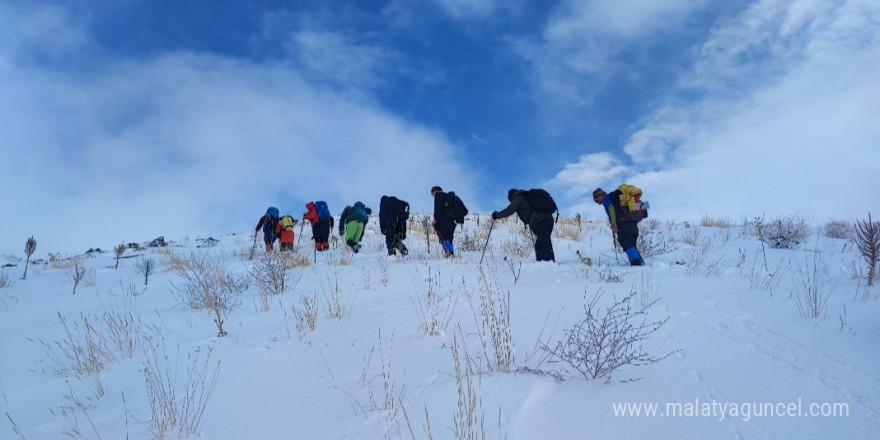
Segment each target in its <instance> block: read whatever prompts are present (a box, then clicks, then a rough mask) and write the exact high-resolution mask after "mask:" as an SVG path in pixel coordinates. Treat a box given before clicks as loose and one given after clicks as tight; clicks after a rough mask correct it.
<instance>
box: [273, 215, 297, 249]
mask: <svg viewBox="0 0 880 440" xmlns="http://www.w3.org/2000/svg"><path fill="white" fill-rule="evenodd" d="M275 232H276V233H277V234H278V237H279V240H280V242H281V243H290V244H293V239H294V236H295V234H294V233H293V230H290V231H285V230H284V228H282V227H281V222H280V221H279V222H278V225H276V226H275Z"/></svg>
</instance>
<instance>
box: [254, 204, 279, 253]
mask: <svg viewBox="0 0 880 440" xmlns="http://www.w3.org/2000/svg"><path fill="white" fill-rule="evenodd" d="M260 228H262V229H263V241H264V242H265V243H266V252H270V251H271V250H272V248H273V246H274V244H275V240H276V239H277V238H278V231H277V229H278V208H276V207H274V206H270V207H269V209H267V210H266V214H264V215H263V216H262V217H260V221H259V222H258V223H257V227H256V228H254V235H255V236H256V234H257V232H259V230H260ZM254 240H255V241H256V238H255V239H254Z"/></svg>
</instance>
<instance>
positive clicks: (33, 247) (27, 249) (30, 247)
mask: <svg viewBox="0 0 880 440" xmlns="http://www.w3.org/2000/svg"><path fill="white" fill-rule="evenodd" d="M36 251H37V240H34V237H33V236H31V237H30V238H28V239H27V242H25V244H24V254H25V255H26V256H27V259H26V260H25V262H24V276H23V277H21V279H23V280H26V279H27V270H28V266H30V264H31V256H33V255H34V252H36Z"/></svg>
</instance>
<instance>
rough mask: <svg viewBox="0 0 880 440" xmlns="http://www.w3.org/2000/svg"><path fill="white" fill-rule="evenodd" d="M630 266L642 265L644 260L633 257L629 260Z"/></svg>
mask: <svg viewBox="0 0 880 440" xmlns="http://www.w3.org/2000/svg"><path fill="white" fill-rule="evenodd" d="M629 264H630V266H644V265H645V262H644V261H642V260H639V259H635V260H632V261H630V262H629Z"/></svg>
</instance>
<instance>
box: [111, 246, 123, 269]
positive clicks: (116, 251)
mask: <svg viewBox="0 0 880 440" xmlns="http://www.w3.org/2000/svg"><path fill="white" fill-rule="evenodd" d="M124 253H125V244H119V245H118V246H116V247H115V248H113V254H114V255H116V265H115V266H113V268H114V269H119V258H120V257H122V254H124Z"/></svg>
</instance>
